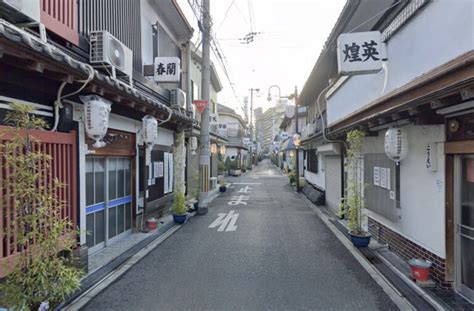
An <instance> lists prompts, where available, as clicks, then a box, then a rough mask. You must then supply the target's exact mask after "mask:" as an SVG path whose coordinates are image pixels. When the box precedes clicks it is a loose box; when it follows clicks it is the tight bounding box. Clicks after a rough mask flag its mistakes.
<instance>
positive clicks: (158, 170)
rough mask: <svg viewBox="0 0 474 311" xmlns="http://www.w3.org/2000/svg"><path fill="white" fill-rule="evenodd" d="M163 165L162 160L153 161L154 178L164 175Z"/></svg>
mask: <svg viewBox="0 0 474 311" xmlns="http://www.w3.org/2000/svg"><path fill="white" fill-rule="evenodd" d="M163 166H164V165H163V162H162V161H155V162H153V178H160V177H163Z"/></svg>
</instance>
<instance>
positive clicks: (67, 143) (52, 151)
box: [0, 126, 77, 278]
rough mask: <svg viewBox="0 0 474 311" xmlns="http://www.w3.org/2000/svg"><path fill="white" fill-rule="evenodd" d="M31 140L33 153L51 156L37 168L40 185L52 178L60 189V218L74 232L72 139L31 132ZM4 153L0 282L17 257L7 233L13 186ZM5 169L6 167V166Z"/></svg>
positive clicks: (12, 236) (0, 164) (0, 185)
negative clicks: (33, 139)
mask: <svg viewBox="0 0 474 311" xmlns="http://www.w3.org/2000/svg"><path fill="white" fill-rule="evenodd" d="M6 132H8V127H6V126H0V133H2V136H1V139H2V140H4V141H5V140H8V139H9V137H8V136H9V135H8V134H7V135H5V133H6ZM32 136H33V137H34V138H35V140H36V141H37V142H35V143H34V147H33V148H34V150H35V151H41V152H43V153H46V154H48V155H50V156H51V161H50V167H49V169H48V170H46V167H45V166H44V164H43V165H41V164H40V165H39V169H40V170H42V172H41V179H40V181H39V182H40V183H41V185H42V186H47V185H52V183H53V181H54V180H55V178H57V179H58V180H59V182H60V183H61V184H63V185H64V187H61V188H60V189H59V190H58V193H56V195H57V197H58V199H59V201H61V202H64V203H65V204H64V208H63V210H62V213H61V216H62V217H63V218H67V219H69V220H70V221H71V222H72V223H73V225H74V228H76V227H77V210H76V206H77V204H76V202H77V191H76V185H77V180H76V179H77V164H76V162H77V161H76V156H77V154H76V135H75V132H71V133H52V132H47V131H32ZM5 164H7V163H5V158H4V151H3V150H0V168H1V169H0V196H1V199H0V278H2V277H4V276H5V275H6V274H7V273H8V270H9V268H11V267H12V264H13V263H14V260H15V258H16V257H17V256H18V255H19V250H18V249H16V247H15V245H16V243H15V242H16V240H17V238H18V237H17V236H15V233H14V231H15V230H7V229H8V228H11V227H12V224H13V221H14V219H15V215H14V205H13V204H14V198H13V197H14V193H13V189H14V185H13V184H12V183H11V182H10V181H11V180H12V179H11V178H10V176H9V174H14V172H12V171H11V170H9V169H8V168H7V167H5ZM7 166H8V164H7Z"/></svg>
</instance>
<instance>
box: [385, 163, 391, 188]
mask: <svg viewBox="0 0 474 311" xmlns="http://www.w3.org/2000/svg"><path fill="white" fill-rule="evenodd" d="M386 175H387V178H386V179H387V184H386V187H385V188H387V189H388V190H390V169H389V168H387V169H386Z"/></svg>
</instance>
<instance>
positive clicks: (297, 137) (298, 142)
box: [293, 134, 301, 147]
mask: <svg viewBox="0 0 474 311" xmlns="http://www.w3.org/2000/svg"><path fill="white" fill-rule="evenodd" d="M293 143H294V144H295V146H296V147H299V146H300V145H301V136H300V134H295V135H294V136H293Z"/></svg>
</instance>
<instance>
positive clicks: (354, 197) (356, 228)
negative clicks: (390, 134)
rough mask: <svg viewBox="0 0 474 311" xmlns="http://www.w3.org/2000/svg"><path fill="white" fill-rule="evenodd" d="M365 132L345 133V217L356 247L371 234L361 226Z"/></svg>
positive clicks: (367, 242)
mask: <svg viewBox="0 0 474 311" xmlns="http://www.w3.org/2000/svg"><path fill="white" fill-rule="evenodd" d="M364 137H365V132H363V131H359V130H352V131H350V132H349V133H347V142H348V144H349V148H348V149H347V164H346V170H347V172H348V180H347V202H346V204H347V217H348V226H349V234H350V236H351V242H352V244H353V245H354V246H356V247H367V246H368V245H369V243H370V238H371V235H370V233H368V232H367V231H366V230H364V229H363V228H362V219H363V215H362V208H363V207H364V198H363V197H362V193H363V190H364V188H365V184H364V181H363V180H362V178H363V175H362V170H363V168H362V145H363V141H364Z"/></svg>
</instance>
